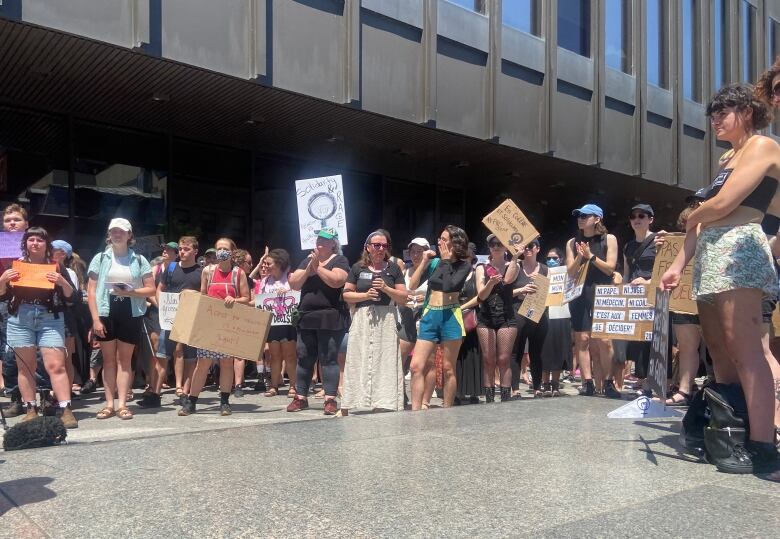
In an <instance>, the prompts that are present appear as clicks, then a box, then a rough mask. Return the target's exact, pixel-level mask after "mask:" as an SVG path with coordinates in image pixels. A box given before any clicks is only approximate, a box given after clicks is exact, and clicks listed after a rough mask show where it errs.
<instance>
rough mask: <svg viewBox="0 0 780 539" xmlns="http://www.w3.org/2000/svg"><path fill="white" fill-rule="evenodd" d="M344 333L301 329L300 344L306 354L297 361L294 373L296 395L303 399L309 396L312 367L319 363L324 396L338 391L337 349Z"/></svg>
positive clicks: (340, 331) (332, 395) (329, 395)
mask: <svg viewBox="0 0 780 539" xmlns="http://www.w3.org/2000/svg"><path fill="white" fill-rule="evenodd" d="M346 333H347V332H346V330H343V329H341V330H338V331H333V330H329V329H301V330H300V331H299V334H300V336H301V342H303V345H304V346H305V347H306V354H304V356H303V357H301V358H299V359H298V368H297V370H296V371H295V372H296V374H297V380H296V382H295V390H296V391H297V392H298V395H300V396H301V397H305V396H306V395H308V394H309V386H310V385H311V378H312V375H313V374H314V365H316V363H317V361H319V362H320V369H321V370H322V386H323V387H324V388H325V395H327V396H328V397H335V396H336V394H337V393H338V390H339V361H338V356H339V347H340V346H341V341H342V339H344V335H345V334H346Z"/></svg>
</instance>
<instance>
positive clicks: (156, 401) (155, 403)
mask: <svg viewBox="0 0 780 539" xmlns="http://www.w3.org/2000/svg"><path fill="white" fill-rule="evenodd" d="M136 405H137V406H140V407H141V408H160V407H161V406H162V402H161V398H160V395H156V394H155V393H149V394H147V395H146V396H145V397H144V398H142V399H141V400H139V401H138V402H137V403H136Z"/></svg>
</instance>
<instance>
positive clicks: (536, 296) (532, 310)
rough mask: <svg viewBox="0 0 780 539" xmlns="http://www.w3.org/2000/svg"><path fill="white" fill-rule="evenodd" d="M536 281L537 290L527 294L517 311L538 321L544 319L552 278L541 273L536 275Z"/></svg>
mask: <svg viewBox="0 0 780 539" xmlns="http://www.w3.org/2000/svg"><path fill="white" fill-rule="evenodd" d="M534 283H535V284H536V287H537V291H536V292H534V293H533V294H526V296H525V298H524V299H523V303H522V304H521V305H520V309H519V310H518V311H517V312H518V314H520V315H521V316H524V317H526V318H528V319H529V320H533V321H534V322H537V323H538V322H539V320H541V319H542V315H544V310H545V309H546V306H545V304H546V303H547V291H548V289H549V287H550V279H548V278H547V277H545V276H544V275H542V274H541V273H539V274H537V275H534Z"/></svg>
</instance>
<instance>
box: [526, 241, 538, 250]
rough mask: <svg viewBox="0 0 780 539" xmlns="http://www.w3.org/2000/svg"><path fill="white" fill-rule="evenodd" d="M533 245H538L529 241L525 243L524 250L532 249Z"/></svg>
mask: <svg viewBox="0 0 780 539" xmlns="http://www.w3.org/2000/svg"><path fill="white" fill-rule="evenodd" d="M534 247H538V245H536V244H535V243H529V244H528V245H526V246H525V250H526V251H530V250H532V249H533V248H534Z"/></svg>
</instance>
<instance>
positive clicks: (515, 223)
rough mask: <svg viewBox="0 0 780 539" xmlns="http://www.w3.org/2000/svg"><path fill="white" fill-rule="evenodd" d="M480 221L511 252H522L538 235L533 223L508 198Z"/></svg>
mask: <svg viewBox="0 0 780 539" xmlns="http://www.w3.org/2000/svg"><path fill="white" fill-rule="evenodd" d="M482 222H483V223H484V225H485V226H486V227H487V228H488V230H490V231H491V232H492V233H493V234H495V235H496V237H497V238H498V239H499V240H501V243H503V244H504V246H506V248H507V249H509V251H511V252H513V253H518V254H522V253H523V251H524V250H525V246H526V245H528V244H529V243H531V242H532V241H533V240H535V239H536V238H538V237H539V232H538V231H537V230H536V228H534V225H532V224H531V222H530V221H529V220H528V219H527V218H526V216H525V214H523V212H522V211H520V208H518V207H517V204H515V203H514V202H512V200H511V199H509V198H508V199H506V200H505V201H504V202H502V203H501V205H500V206H499V207H498V208H496V209H495V210H493V211H492V212H490V213H489V214H487V215H486V216H485V218H484V219H482Z"/></svg>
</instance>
